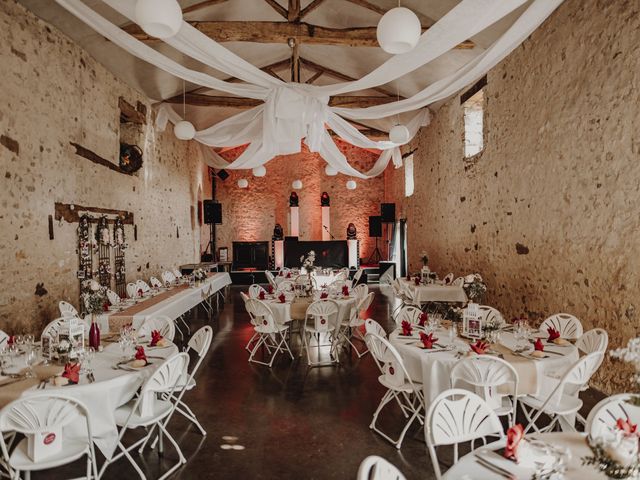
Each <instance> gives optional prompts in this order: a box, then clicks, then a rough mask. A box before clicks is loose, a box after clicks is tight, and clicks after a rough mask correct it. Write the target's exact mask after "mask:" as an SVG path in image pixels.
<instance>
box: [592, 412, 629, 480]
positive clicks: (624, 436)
mask: <svg viewBox="0 0 640 480" xmlns="http://www.w3.org/2000/svg"><path fill="white" fill-rule="evenodd" d="M639 440H640V439H639V437H638V432H637V426H636V425H633V424H631V423H630V422H629V421H628V420H624V419H622V418H620V419H618V421H617V423H616V425H614V426H609V428H608V429H606V430H605V431H603V433H602V434H601V435H600V436H599V437H597V438H593V437H589V438H588V441H589V447H590V448H591V452H592V455H590V456H587V457H583V458H582V464H583V465H593V466H594V467H595V468H597V469H598V470H600V471H601V472H603V473H604V474H605V475H606V476H607V477H608V478H637V475H638V473H640V457H639V455H638V454H639V448H638V447H639V443H638V442H639Z"/></svg>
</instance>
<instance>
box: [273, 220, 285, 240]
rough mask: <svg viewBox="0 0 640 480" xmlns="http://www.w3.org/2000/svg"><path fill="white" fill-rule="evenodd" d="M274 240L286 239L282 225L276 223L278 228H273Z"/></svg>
mask: <svg viewBox="0 0 640 480" xmlns="http://www.w3.org/2000/svg"><path fill="white" fill-rule="evenodd" d="M271 239H272V240H282V239H284V230H283V229H282V225H280V224H279V223H276V226H275V227H273V237H271Z"/></svg>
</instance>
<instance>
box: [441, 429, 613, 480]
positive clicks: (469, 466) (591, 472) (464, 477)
mask: <svg viewBox="0 0 640 480" xmlns="http://www.w3.org/2000/svg"><path fill="white" fill-rule="evenodd" d="M526 438H532V439H536V440H541V441H543V442H546V443H550V444H552V445H554V446H555V447H560V448H562V449H565V450H566V451H568V452H569V453H570V459H569V461H568V465H567V467H568V468H567V471H566V472H565V474H564V476H563V477H562V478H565V479H567V480H572V479H576V480H582V479H587V478H588V479H606V478H607V477H606V476H605V475H604V474H603V473H601V472H599V471H598V470H596V469H595V467H593V466H586V465H585V466H583V465H582V460H581V459H582V458H583V457H586V456H588V455H590V454H591V449H590V448H589V446H588V445H587V440H586V437H585V435H584V434H582V433H564V432H558V433H545V434H539V435H527V437H526ZM504 445H505V440H498V441H497V442H494V443H490V444H489V445H487V446H484V447H480V448H478V449H476V450H474V451H473V452H471V453H469V454H467V455H465V456H464V457H462V458H460V459H459V460H458V462H457V463H456V464H455V465H453V466H452V467H451V468H450V469H449V470H447V471H446V472H445V473H444V475H443V477H442V478H443V479H444V480H471V479H473V480H504V478H505V477H504V476H502V475H500V474H498V473H495V472H493V471H492V470H491V469H489V468H486V467H484V466H482V465H481V464H480V463H478V462H477V461H476V458H477V455H480V456H481V457H482V458H485V459H487V460H489V461H490V462H491V464H493V465H496V466H499V467H501V468H503V469H505V470H507V471H508V472H510V473H512V474H513V478H517V479H520V478H522V479H529V478H532V476H533V474H534V473H535V468H525V467H523V466H520V465H518V464H516V463H514V462H513V461H511V460H507V459H505V458H504V457H502V455H501V454H500V453H498V452H496V450H498V449H501V448H504Z"/></svg>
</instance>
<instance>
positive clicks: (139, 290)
mask: <svg viewBox="0 0 640 480" xmlns="http://www.w3.org/2000/svg"><path fill="white" fill-rule="evenodd" d="M142 295H144V292H143V291H142V289H141V288H139V289H138V296H139V297H141V296H142Z"/></svg>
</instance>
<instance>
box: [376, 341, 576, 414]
mask: <svg viewBox="0 0 640 480" xmlns="http://www.w3.org/2000/svg"><path fill="white" fill-rule="evenodd" d="M401 332H402V330H401V329H396V330H394V331H393V332H392V333H391V335H389V340H390V342H391V343H392V344H393V345H394V346H395V347H396V349H397V350H398V352H399V353H400V356H401V357H402V360H403V361H404V364H405V368H406V369H407V373H408V374H409V376H410V377H411V379H412V380H414V381H417V382H420V383H422V384H423V389H424V397H425V402H426V403H427V407H428V405H429V404H430V403H431V401H432V400H433V399H435V397H436V396H437V395H438V394H440V393H442V392H443V391H445V390H447V389H449V388H451V381H450V376H451V369H452V368H453V366H454V365H455V364H456V363H457V362H458V361H460V358H457V356H456V353H457V351H458V350H459V351H462V352H464V353H465V354H466V352H468V351H469V350H470V349H469V344H468V342H466V341H464V340H463V339H461V338H456V339H455V340H454V342H453V344H454V346H455V347H456V349H455V350H452V351H440V352H433V351H429V350H422V349H421V348H419V347H417V346H415V343H417V342H418V341H419V340H418V339H414V340H406V339H403V338H402V337H398V334H399V333H401ZM436 337H438V339H439V341H438V343H440V344H442V345H449V344H450V343H451V342H450V341H449V339H448V334H447V332H446V331H444V330H439V331H438V332H437V333H436ZM500 343H501V344H503V345H505V346H506V347H508V348H510V349H513V348H515V345H516V341H515V338H514V336H513V334H512V333H509V332H502V333H501V340H500ZM545 348H546V349H547V350H553V351H557V352H561V353H562V354H563V355H553V354H549V357H548V358H544V359H540V360H530V362H531V367H532V368H535V369H536V370H537V385H535V391H536V395H540V396H546V395H548V394H550V393H551V390H552V389H553V388H554V387H555V386H556V383H554V382H553V381H549V380H550V378H547V376H550V377H558V376H561V375H562V374H563V373H564V372H565V371H566V370H567V369H568V368H569V367H570V366H571V365H573V364H574V363H575V362H576V361H578V358H579V354H578V349H577V348H576V347H575V346H573V345H570V346H566V347H558V346H549V347H545ZM463 358H464V357H463Z"/></svg>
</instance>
